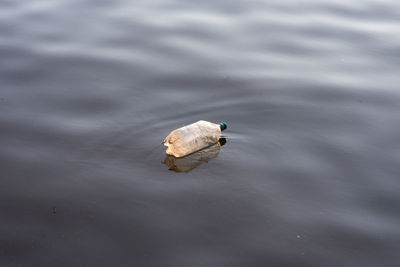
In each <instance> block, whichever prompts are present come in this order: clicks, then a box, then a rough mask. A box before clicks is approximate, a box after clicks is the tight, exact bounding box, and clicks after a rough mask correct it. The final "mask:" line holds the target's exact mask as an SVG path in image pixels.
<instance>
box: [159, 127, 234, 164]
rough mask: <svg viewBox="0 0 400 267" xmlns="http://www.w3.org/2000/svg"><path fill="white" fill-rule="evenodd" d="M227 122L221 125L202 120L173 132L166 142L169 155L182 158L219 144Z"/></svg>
mask: <svg viewBox="0 0 400 267" xmlns="http://www.w3.org/2000/svg"><path fill="white" fill-rule="evenodd" d="M226 128H227V125H226V123H225V122H221V123H220V124H216V123H212V122H208V121H203V120H200V121H198V122H195V123H192V124H189V125H187V126H184V127H182V128H179V129H176V130H174V131H172V132H171V133H170V134H169V135H168V136H167V137H166V138H165V140H164V145H165V146H167V147H168V149H167V154H168V155H172V156H174V157H177V158H180V157H184V156H186V155H189V154H191V153H193V152H196V151H199V150H201V149H203V148H206V147H209V146H211V145H213V144H215V143H217V142H218V140H219V138H220V137H221V131H223V130H225V129H226Z"/></svg>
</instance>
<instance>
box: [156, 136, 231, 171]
mask: <svg viewBox="0 0 400 267" xmlns="http://www.w3.org/2000/svg"><path fill="white" fill-rule="evenodd" d="M225 143H226V139H225V138H220V139H219V141H218V143H216V144H214V145H211V146H209V147H207V148H205V149H202V150H199V151H197V152H194V153H192V154H190V155H188V156H186V157H183V158H176V157H174V156H171V155H167V156H166V158H165V160H164V164H165V165H167V167H168V169H169V170H171V171H175V172H189V171H191V170H193V169H194V168H196V167H198V166H200V165H201V164H203V163H206V162H208V161H209V160H211V159H213V158H216V157H217V156H218V154H219V152H220V150H221V146H223V145H224V144H225Z"/></svg>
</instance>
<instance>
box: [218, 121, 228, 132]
mask: <svg viewBox="0 0 400 267" xmlns="http://www.w3.org/2000/svg"><path fill="white" fill-rule="evenodd" d="M219 127H220V128H221V131H223V130H225V129H226V128H228V125H226V122H224V121H223V122H221V123H220V124H219Z"/></svg>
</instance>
